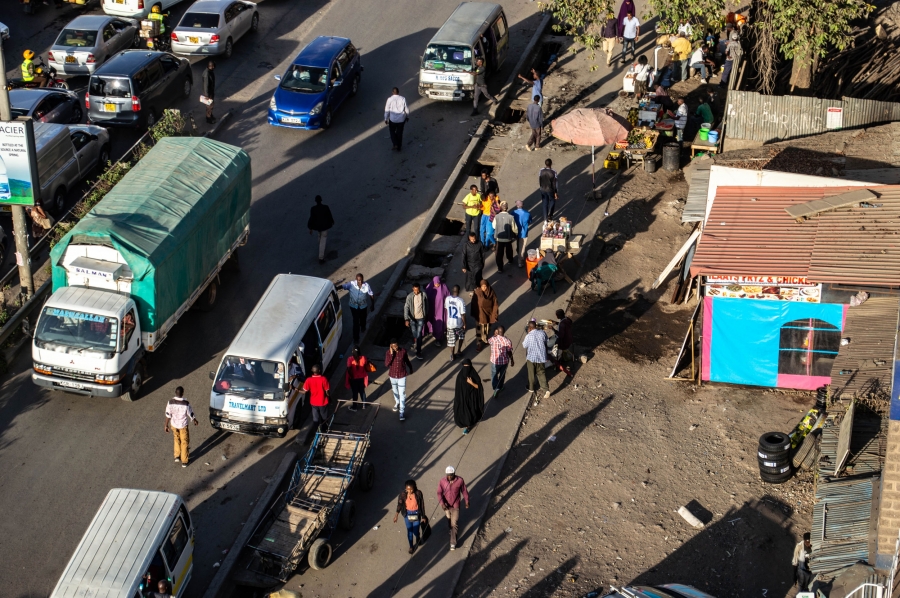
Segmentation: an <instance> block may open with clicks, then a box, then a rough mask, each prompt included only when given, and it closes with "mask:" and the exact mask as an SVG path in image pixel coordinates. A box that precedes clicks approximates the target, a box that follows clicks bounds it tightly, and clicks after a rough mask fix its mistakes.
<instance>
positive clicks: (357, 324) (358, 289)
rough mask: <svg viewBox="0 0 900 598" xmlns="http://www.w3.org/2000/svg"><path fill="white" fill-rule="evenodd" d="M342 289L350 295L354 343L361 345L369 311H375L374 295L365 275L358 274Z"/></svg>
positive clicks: (342, 286)
mask: <svg viewBox="0 0 900 598" xmlns="http://www.w3.org/2000/svg"><path fill="white" fill-rule="evenodd" d="M341 288H342V289H344V290H345V291H347V292H349V293H350V296H349V298H348V299H349V304H350V315H351V316H353V343H354V344H356V343H359V333H360V332H365V331H366V317H367V316H368V314H367V312H368V311H369V309H371V310H372V311H374V310H375V302H374V299H373V297H374V294H373V293H372V287H370V286H369V283H367V282H365V280H364V279H363V275H362V274H361V273H360V274H357V275H356V280H354V281H352V282H345V283H344V284H342V285H341Z"/></svg>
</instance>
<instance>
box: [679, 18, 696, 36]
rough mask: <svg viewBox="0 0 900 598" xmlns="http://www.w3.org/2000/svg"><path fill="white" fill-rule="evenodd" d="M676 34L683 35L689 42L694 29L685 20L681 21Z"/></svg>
mask: <svg viewBox="0 0 900 598" xmlns="http://www.w3.org/2000/svg"><path fill="white" fill-rule="evenodd" d="M676 33H684V36H685V37H686V38H688V39H689V40H690V39H691V38H692V37H694V28H693V27H692V26H691V24H690V22H689V21H688V20H687V19H681V22H680V23H679V24H678V31H676Z"/></svg>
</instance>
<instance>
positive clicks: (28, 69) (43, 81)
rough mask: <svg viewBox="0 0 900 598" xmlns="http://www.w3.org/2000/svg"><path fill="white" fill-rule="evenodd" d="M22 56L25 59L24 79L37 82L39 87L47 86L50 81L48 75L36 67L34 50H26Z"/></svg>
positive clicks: (23, 64) (27, 81) (23, 67)
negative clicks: (38, 70)
mask: <svg viewBox="0 0 900 598" xmlns="http://www.w3.org/2000/svg"><path fill="white" fill-rule="evenodd" d="M22 56H23V57H24V58H25V60H24V61H23V62H22V81H24V82H26V83H32V82H36V83H37V84H38V87H47V83H48V82H49V81H50V80H49V79H48V78H47V77H45V76H44V74H43V73H39V72H37V71H36V70H35V68H34V61H33V60H32V59H33V58H34V52H32V51H31V50H25V51H24V52H23V53H22Z"/></svg>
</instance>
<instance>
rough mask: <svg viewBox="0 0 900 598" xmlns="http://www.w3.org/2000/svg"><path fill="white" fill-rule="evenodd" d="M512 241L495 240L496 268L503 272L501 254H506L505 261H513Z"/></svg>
mask: <svg viewBox="0 0 900 598" xmlns="http://www.w3.org/2000/svg"><path fill="white" fill-rule="evenodd" d="M512 244H513V242H512V241H497V270H498V271H500V272H503V254H504V253H505V254H506V261H508V262H509V263H510V264H511V263H513V248H512Z"/></svg>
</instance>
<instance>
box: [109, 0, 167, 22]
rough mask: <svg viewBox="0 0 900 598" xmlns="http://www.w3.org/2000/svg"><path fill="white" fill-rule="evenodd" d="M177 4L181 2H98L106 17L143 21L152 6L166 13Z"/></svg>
mask: <svg viewBox="0 0 900 598" xmlns="http://www.w3.org/2000/svg"><path fill="white" fill-rule="evenodd" d="M179 2H181V0H100V7H101V8H102V9H103V12H105V13H106V14H108V15H113V16H116V17H131V18H132V19H143V18H144V17H146V16H147V15H149V14H150V11H151V10H152V9H153V7H154V6H159V8H160V11H162V12H166V9H167V8H169V7H171V6H175V5H176V4H178V3H179Z"/></svg>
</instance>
